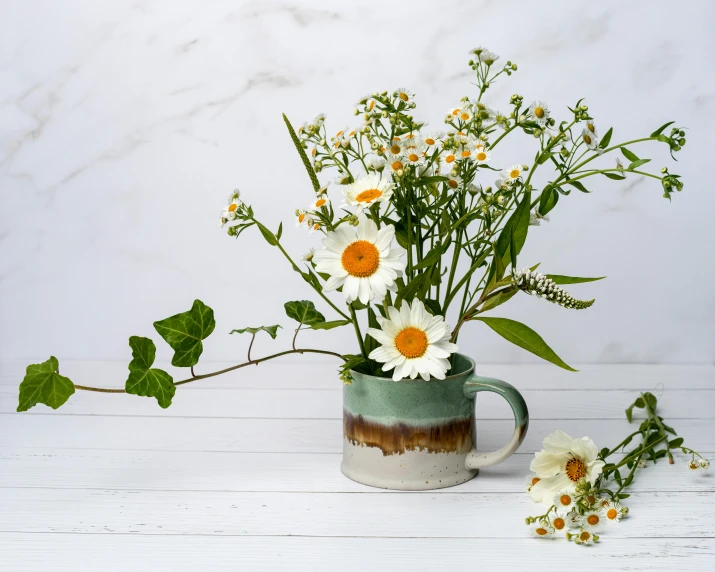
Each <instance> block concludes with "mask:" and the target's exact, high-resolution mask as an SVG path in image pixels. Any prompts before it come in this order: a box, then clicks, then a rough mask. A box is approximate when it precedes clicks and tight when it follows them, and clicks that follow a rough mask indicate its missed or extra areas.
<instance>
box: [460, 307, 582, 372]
mask: <svg viewBox="0 0 715 572" xmlns="http://www.w3.org/2000/svg"><path fill="white" fill-rule="evenodd" d="M474 319H475V320H479V321H481V322H484V323H485V324H486V325H487V326H489V327H490V328H491V329H492V330H494V331H495V332H496V333H497V334H499V335H500V336H501V337H503V338H504V339H505V340H507V341H509V342H511V343H512V344H514V345H517V346H519V347H520V348H523V349H525V350H526V351H528V352H531V353H532V354H534V355H536V356H538V357H540V358H541V359H545V360H546V361H550V362H551V363H553V364H554V365H557V366H559V367H562V368H564V369H567V370H569V371H578V370H577V369H574V368H572V367H571V366H570V365H568V364H567V363H566V362H564V361H563V360H562V359H561V358H560V357H559V356H558V355H556V353H555V352H554V350H552V349H551V348H550V347H549V346H548V345H547V343H546V342H545V341H544V340H543V338H542V337H541V336H540V335H539V334H537V333H536V332H535V331H534V330H532V329H531V328H530V327H529V326H526V325H524V324H522V323H521V322H517V321H516V320H509V319H508V318H474Z"/></svg>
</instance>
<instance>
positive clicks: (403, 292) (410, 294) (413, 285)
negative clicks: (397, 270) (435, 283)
mask: <svg viewBox="0 0 715 572" xmlns="http://www.w3.org/2000/svg"><path fill="white" fill-rule="evenodd" d="M424 278H425V275H424V274H418V275H417V276H415V277H414V278H413V279H412V280H410V281H409V283H408V284H407V285H406V286H405V287H404V288H398V289H397V297H396V298H395V307H398V306H397V304H398V302H400V301H402V300H404V301H405V302H412V299H413V298H414V297H415V294H417V291H418V290H419V289H420V286H422V282H423V281H424Z"/></svg>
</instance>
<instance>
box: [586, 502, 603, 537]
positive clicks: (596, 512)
mask: <svg viewBox="0 0 715 572" xmlns="http://www.w3.org/2000/svg"><path fill="white" fill-rule="evenodd" d="M606 520H607V519H606V515H605V514H604V513H603V509H602V508H601V507H600V506H599V507H596V508H594V509H591V510H587V511H586V512H585V513H584V514H582V515H580V518H579V523H580V525H581V530H585V531H587V532H590V533H591V534H598V533H599V532H601V531H602V530H603V527H604V526H605V524H606Z"/></svg>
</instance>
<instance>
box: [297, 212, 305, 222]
mask: <svg viewBox="0 0 715 572" xmlns="http://www.w3.org/2000/svg"><path fill="white" fill-rule="evenodd" d="M304 220H305V213H300V214H299V215H298V222H299V223H302V222H303V221H304Z"/></svg>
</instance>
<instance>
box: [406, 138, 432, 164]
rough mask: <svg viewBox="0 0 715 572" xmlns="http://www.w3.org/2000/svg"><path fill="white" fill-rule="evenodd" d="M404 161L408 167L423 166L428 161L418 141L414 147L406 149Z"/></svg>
mask: <svg viewBox="0 0 715 572" xmlns="http://www.w3.org/2000/svg"><path fill="white" fill-rule="evenodd" d="M403 159H404V162H405V164H407V165H422V164H423V163H424V162H425V161H426V159H425V153H424V148H423V146H422V145H421V144H420V143H419V142H417V141H416V142H415V144H414V145H410V146H408V147H406V148H405V155H404V157H403Z"/></svg>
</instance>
